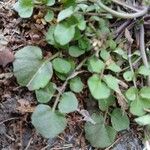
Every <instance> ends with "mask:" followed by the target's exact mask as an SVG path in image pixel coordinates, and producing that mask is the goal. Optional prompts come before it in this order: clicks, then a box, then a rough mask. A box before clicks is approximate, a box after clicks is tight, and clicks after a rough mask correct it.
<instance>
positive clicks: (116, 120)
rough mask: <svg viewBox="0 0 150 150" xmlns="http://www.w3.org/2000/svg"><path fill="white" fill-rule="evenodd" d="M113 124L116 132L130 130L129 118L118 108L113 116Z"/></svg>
mask: <svg viewBox="0 0 150 150" xmlns="http://www.w3.org/2000/svg"><path fill="white" fill-rule="evenodd" d="M111 123H112V126H113V128H114V129H115V130H116V131H121V130H125V129H128V128H129V124H130V122H129V118H128V116H127V114H126V113H124V114H123V112H122V110H121V109H119V108H116V109H114V110H113V112H112V114H111Z"/></svg>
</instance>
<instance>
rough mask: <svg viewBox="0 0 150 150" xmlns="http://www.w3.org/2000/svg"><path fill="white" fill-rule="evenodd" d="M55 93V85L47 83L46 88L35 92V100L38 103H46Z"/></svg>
mask: <svg viewBox="0 0 150 150" xmlns="http://www.w3.org/2000/svg"><path fill="white" fill-rule="evenodd" d="M55 91H56V85H55V84H54V83H52V82H50V83H48V84H47V86H46V87H44V88H42V89H39V90H36V91H35V93H36V98H37V100H38V102H40V103H47V102H49V101H50V100H51V98H52V97H53V95H54V93H55Z"/></svg>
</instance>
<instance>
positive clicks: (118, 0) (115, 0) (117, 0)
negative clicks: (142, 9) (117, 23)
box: [112, 0, 139, 12]
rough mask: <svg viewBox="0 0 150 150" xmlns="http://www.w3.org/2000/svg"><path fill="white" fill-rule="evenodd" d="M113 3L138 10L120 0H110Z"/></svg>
mask: <svg viewBox="0 0 150 150" xmlns="http://www.w3.org/2000/svg"><path fill="white" fill-rule="evenodd" d="M112 1H113V2H114V3H116V4H119V5H121V6H124V7H126V8H129V9H131V10H134V11H135V12H139V9H136V8H135V7H134V6H130V5H128V4H127V3H125V2H123V1H120V0H112Z"/></svg>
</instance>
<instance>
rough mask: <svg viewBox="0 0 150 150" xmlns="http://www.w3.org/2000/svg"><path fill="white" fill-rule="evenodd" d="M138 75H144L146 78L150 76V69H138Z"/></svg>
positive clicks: (142, 67)
mask: <svg viewBox="0 0 150 150" xmlns="http://www.w3.org/2000/svg"><path fill="white" fill-rule="evenodd" d="M138 73H139V74H141V75H144V76H149V75H150V69H149V68H147V67H145V66H141V67H140V68H139V69H138Z"/></svg>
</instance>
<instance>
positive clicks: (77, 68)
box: [52, 57, 88, 112]
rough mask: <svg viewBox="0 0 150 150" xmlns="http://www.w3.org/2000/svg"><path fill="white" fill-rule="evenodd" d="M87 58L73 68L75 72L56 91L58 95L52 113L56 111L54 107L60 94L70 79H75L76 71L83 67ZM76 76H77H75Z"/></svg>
mask: <svg viewBox="0 0 150 150" xmlns="http://www.w3.org/2000/svg"><path fill="white" fill-rule="evenodd" d="M87 59H88V57H86V58H85V59H83V60H82V61H81V62H80V63H79V65H78V66H77V67H76V68H75V70H74V71H73V72H72V73H71V74H70V75H69V76H68V77H67V79H66V81H65V82H64V83H63V85H62V86H61V88H60V90H59V91H58V94H57V96H56V99H55V102H54V105H53V108H52V111H53V112H54V111H55V109H56V106H57V104H58V102H59V99H60V96H61V95H62V93H63V92H64V91H65V89H66V86H67V83H68V81H69V80H70V79H72V78H73V77H75V74H76V71H78V70H79V69H80V68H81V67H82V66H83V65H84V63H85V62H86V61H87ZM76 75H77V74H76Z"/></svg>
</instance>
